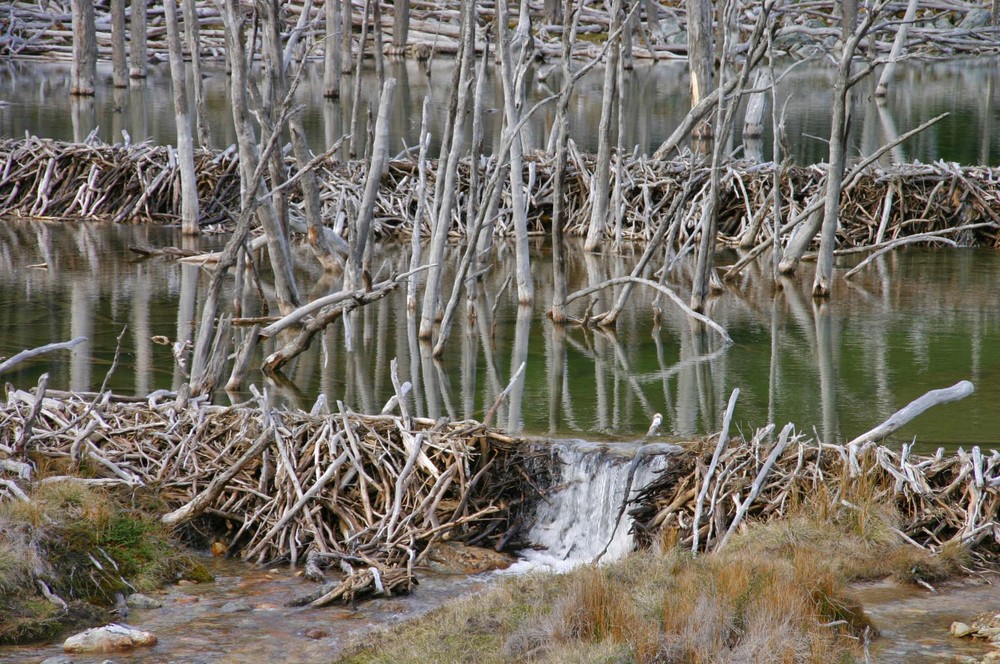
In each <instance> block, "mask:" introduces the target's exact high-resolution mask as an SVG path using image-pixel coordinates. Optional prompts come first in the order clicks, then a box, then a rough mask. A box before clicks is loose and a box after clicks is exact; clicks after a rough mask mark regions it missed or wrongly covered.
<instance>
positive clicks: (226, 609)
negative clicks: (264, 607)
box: [219, 599, 253, 613]
mask: <svg viewBox="0 0 1000 664" xmlns="http://www.w3.org/2000/svg"><path fill="white" fill-rule="evenodd" d="M241 611H253V604H251V603H250V602H248V601H246V600H245V599H235V600H233V601H232V602H227V603H225V604H223V605H222V608H221V609H219V613H240V612H241Z"/></svg>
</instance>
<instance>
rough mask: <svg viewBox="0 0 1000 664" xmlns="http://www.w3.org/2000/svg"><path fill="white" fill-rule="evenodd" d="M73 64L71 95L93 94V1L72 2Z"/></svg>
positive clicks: (94, 52)
mask: <svg viewBox="0 0 1000 664" xmlns="http://www.w3.org/2000/svg"><path fill="white" fill-rule="evenodd" d="M70 5H71V7H72V13H73V62H72V63H71V64H70V87H69V93H70V94H71V95H80V96H90V95H92V94H94V81H95V79H96V78H97V27H96V25H95V23H94V21H95V16H94V0H72V2H71V3H70Z"/></svg>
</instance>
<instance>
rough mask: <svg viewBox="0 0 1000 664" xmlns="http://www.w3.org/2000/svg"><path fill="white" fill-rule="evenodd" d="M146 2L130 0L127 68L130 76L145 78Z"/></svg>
mask: <svg viewBox="0 0 1000 664" xmlns="http://www.w3.org/2000/svg"><path fill="white" fill-rule="evenodd" d="M146 2H147V0H132V15H131V17H130V18H129V36H130V37H131V39H130V40H129V70H128V75H129V77H131V78H146V59H147V57H148V56H147V53H148V51H147V46H146Z"/></svg>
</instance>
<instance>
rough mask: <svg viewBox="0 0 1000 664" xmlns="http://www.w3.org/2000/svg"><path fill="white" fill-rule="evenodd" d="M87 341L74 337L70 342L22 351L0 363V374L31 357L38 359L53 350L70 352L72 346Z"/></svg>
mask: <svg viewBox="0 0 1000 664" xmlns="http://www.w3.org/2000/svg"><path fill="white" fill-rule="evenodd" d="M86 340H87V337H76V338H75V339H71V340H70V341H60V342H57V343H51V344H46V345H44V346H39V347H38V348H31V349H28V350H22V351H21V352H20V353H17V354H16V355H13V356H11V357H9V358H7V359H6V360H4V361H3V362H0V373H3V372H5V371H9V370H10V369H12V368H14V367H15V366H17V365H18V364H20V363H21V362H24V361H25V360H30V359H31V358H33V357H38V356H39V355H44V354H46V353H51V352H52V351H54V350H70V349H71V348H73V347H74V346H78V345H79V344H82V343H83V342H84V341H86Z"/></svg>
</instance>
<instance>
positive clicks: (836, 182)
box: [813, 0, 887, 297]
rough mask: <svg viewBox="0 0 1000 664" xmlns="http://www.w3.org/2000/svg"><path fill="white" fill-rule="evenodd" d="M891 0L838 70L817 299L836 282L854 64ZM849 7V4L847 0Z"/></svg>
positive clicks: (861, 31) (860, 31)
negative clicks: (836, 257)
mask: <svg viewBox="0 0 1000 664" xmlns="http://www.w3.org/2000/svg"><path fill="white" fill-rule="evenodd" d="M886 2H887V0H883V1H882V2H880V3H879V4H878V5H876V6H873V7H871V8H870V9H869V13H868V15H867V16H866V17H865V20H864V22H862V24H861V25H859V26H858V28H857V30H855V31H854V33H853V34H852V35H851V37H850V39H848V40H847V42H846V43H845V44H844V53H843V55H842V56H841V58H840V66H839V67H838V68H837V80H836V82H835V83H834V88H833V122H832V125H831V127H830V167H829V168H830V170H829V172H828V173H827V176H826V196H825V199H824V201H823V226H822V228H821V230H820V244H819V258H818V260H817V262H816V277H815V279H814V280H813V297H830V291H831V288H832V281H833V250H834V246H835V245H836V243H837V227H838V225H839V223H840V191H841V185H842V184H843V178H844V162H845V157H846V152H847V146H846V145H845V142H846V140H847V119H848V114H849V113H850V110H851V85H853V83H854V82H856V81H852V80H851V61H852V59H853V58H854V52H855V51H856V50H857V47H858V44H859V43H860V42H861V40H862V39H863V38H864V37H865V35H866V34H868V30H870V29H871V26H872V24H873V23H874V22H875V19H876V18H877V17H878V15H879V14H880V13H881V10H882V8H883V7H884V6H885V3H886ZM844 4H845V6H846V5H847V0H845V3H844Z"/></svg>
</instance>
